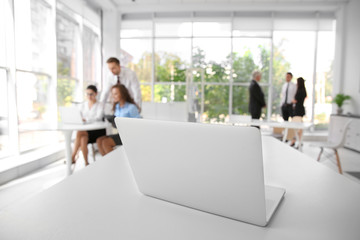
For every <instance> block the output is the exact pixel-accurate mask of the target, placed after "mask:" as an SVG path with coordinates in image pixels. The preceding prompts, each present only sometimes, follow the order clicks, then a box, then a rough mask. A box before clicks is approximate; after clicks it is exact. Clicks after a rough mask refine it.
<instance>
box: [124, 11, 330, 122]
mask: <svg viewBox="0 0 360 240" xmlns="http://www.w3.org/2000/svg"><path fill="white" fill-rule="evenodd" d="M178 15H184V19H183V20H180V19H178V16H176V18H174V19H171V18H168V16H166V17H167V19H162V18H161V14H160V15H159V16H157V15H156V14H155V18H154V19H153V20H152V21H151V20H149V21H144V20H139V21H136V20H133V19H134V17H132V18H131V19H132V20H131V21H129V20H126V19H124V20H123V21H122V25H121V34H120V47H121V50H122V53H123V56H122V58H123V59H130V61H126V62H125V64H124V65H125V66H128V67H131V68H132V69H133V70H135V71H136V73H137V74H138V76H141V77H140V79H141V84H142V90H143V98H144V100H145V101H149V100H151V101H155V102H171V101H188V103H189V106H191V107H190V108H189V111H195V115H196V116H198V120H201V121H226V119H227V116H228V115H229V114H249V113H248V101H249V100H248V99H249V92H248V87H249V83H250V80H251V78H252V76H251V73H252V72H253V71H254V70H260V71H261V72H262V80H261V82H260V85H261V86H262V88H263V92H264V93H265V97H266V101H267V109H265V110H263V113H262V117H263V118H272V119H281V112H280V99H281V86H282V85H283V83H284V81H285V74H286V72H288V71H290V72H292V73H293V74H294V79H293V81H294V82H296V78H298V77H300V76H301V77H303V78H305V79H306V88H307V93H308V97H307V99H306V101H305V107H306V116H305V118H304V120H305V121H314V122H315V123H316V124H325V125H326V122H327V121H328V116H329V114H330V112H331V105H330V104H328V103H329V102H330V101H331V99H330V97H329V94H328V93H329V92H331V76H332V75H331V73H332V72H331V66H332V65H331V64H332V59H333V52H334V51H333V49H334V39H335V37H334V29H333V26H332V25H333V20H332V19H331V18H333V17H334V16H331V14H328V13H326V14H323V15H322V13H317V14H314V13H305V14H303V16H301V14H299V15H292V14H287V13H271V12H261V13H256V14H250V15H249V14H246V13H245V14H244V13H242V12H239V13H238V12H235V13H233V14H228V15H227V14H226V13H217V14H215V15H214V14H213V15H214V16H215V17H211V18H208V16H206V15H209V14H207V13H198V12H195V13H193V14H190V15H193V16H194V17H193V18H191V19H187V18H186V16H189V15H187V14H186V13H181V14H180V13H179V14H178ZM252 15H254V16H256V17H253V16H252ZM129 16H130V15H129V14H126V18H128V17H129ZM326 39H327V40H328V41H327V42H326ZM325 42H326V43H325ZM326 49H332V51H328V52H326ZM316 51H317V52H316ZM329 52H330V53H329ZM315 53H317V54H315ZM315 59H316V60H315ZM315 63H317V64H315ZM325 65H326V66H325ZM145 66H146V67H145ZM145 69H146V70H145ZM144 72H146V74H144ZM143 76H146V78H144V77H143ZM314 76H316V79H315V80H314ZM324 76H325V77H324ZM321 77H322V78H321ZM314 82H316V86H314V84H313V83H314ZM314 91H315V92H314ZM313 92H314V93H315V94H313ZM327 94H328V95H327ZM313 95H314V96H315V99H313ZM324 104H328V105H324ZM199 117H201V119H200V118H199Z"/></svg>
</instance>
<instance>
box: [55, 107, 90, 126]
mask: <svg viewBox="0 0 360 240" xmlns="http://www.w3.org/2000/svg"><path fill="white" fill-rule="evenodd" d="M59 112H60V117H61V121H62V122H63V123H66V124H85V123H86V122H84V121H83V118H82V116H81V112H80V109H78V108H77V107H59Z"/></svg>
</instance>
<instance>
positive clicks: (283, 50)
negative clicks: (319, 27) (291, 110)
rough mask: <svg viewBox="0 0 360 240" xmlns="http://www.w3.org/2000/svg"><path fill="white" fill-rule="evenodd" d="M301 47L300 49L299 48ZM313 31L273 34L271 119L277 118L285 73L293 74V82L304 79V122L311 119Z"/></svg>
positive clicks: (278, 32)
mask: <svg viewBox="0 0 360 240" xmlns="http://www.w3.org/2000/svg"><path fill="white" fill-rule="evenodd" d="M299 46H301V47H299ZM314 49H315V32H314V31H296V32H295V31H293V32H291V31H286V32H285V31H275V32H274V60H273V61H274V63H273V66H274V67H273V71H274V73H273V82H272V83H273V103H272V107H273V111H272V113H273V117H279V115H280V114H281V111H280V101H281V88H282V85H283V84H284V83H285V75H286V72H291V73H292V74H293V80H292V82H294V83H295V84H296V79H297V78H298V77H302V78H304V79H305V87H306V91H307V98H306V99H305V102H304V106H305V112H306V115H305V116H304V121H311V117H312V114H313V113H312V89H313V73H314Z"/></svg>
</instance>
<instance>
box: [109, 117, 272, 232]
mask: <svg viewBox="0 0 360 240" xmlns="http://www.w3.org/2000/svg"><path fill="white" fill-rule="evenodd" d="M115 121H116V125H117V128H118V131H119V134H120V136H121V139H122V142H123V147H124V149H125V152H126V155H127V157H128V160H129V163H130V166H131V168H132V171H133V174H134V177H135V180H136V182H137V185H138V188H139V190H140V192H142V193H143V194H145V195H148V196H152V197H155V198H158V199H162V200H166V201H169V202H173V203H176V204H180V205H184V206H187V207H190V208H194V209H198V210H202V211H205V212H209V213H213V214H217V215H221V216H224V217H228V218H232V219H236V220H240V221H244V222H248V223H252V224H256V225H260V226H265V225H266V223H267V218H266V206H265V205H266V203H265V187H264V174H263V160H262V146H261V135H260V132H259V130H258V129H257V128H253V127H233V126H224V125H210V124H199V123H182V122H170V121H155V120H145V119H131V118H116V119H115Z"/></svg>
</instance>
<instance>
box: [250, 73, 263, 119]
mask: <svg viewBox="0 0 360 240" xmlns="http://www.w3.org/2000/svg"><path fill="white" fill-rule="evenodd" d="M252 78H253V79H252V80H251V83H250V87H249V95H250V101H249V112H250V114H251V118H252V119H259V118H260V116H261V109H262V108H263V107H266V104H265V97H264V93H263V91H262V90H261V87H260V85H259V82H260V80H261V72H260V71H257V70H256V71H254V72H253V74H252Z"/></svg>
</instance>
